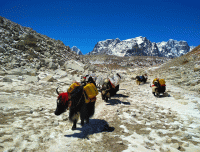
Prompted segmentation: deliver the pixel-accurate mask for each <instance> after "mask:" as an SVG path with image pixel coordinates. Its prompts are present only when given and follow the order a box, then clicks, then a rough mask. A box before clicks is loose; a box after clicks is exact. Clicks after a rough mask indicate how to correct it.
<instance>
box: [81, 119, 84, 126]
mask: <svg viewBox="0 0 200 152" xmlns="http://www.w3.org/2000/svg"><path fill="white" fill-rule="evenodd" d="M83 125H84V118H81V126H83Z"/></svg>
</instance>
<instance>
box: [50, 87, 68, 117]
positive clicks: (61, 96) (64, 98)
mask: <svg viewBox="0 0 200 152" xmlns="http://www.w3.org/2000/svg"><path fill="white" fill-rule="evenodd" d="M56 92H57V94H58V99H57V107H56V110H55V112H54V113H55V115H60V114H62V113H63V112H65V111H66V109H67V108H68V101H69V98H68V93H67V92H63V93H59V92H58V88H57V89H56Z"/></svg>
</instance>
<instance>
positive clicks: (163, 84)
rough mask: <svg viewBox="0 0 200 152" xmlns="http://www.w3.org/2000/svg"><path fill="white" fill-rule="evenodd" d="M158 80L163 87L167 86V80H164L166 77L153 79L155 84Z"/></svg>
mask: <svg viewBox="0 0 200 152" xmlns="http://www.w3.org/2000/svg"><path fill="white" fill-rule="evenodd" d="M156 81H158V82H159V84H160V86H161V87H163V86H166V85H165V80H164V79H159V78H155V79H154V80H153V85H155V82H156Z"/></svg>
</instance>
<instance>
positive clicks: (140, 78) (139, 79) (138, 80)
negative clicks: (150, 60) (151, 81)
mask: <svg viewBox="0 0 200 152" xmlns="http://www.w3.org/2000/svg"><path fill="white" fill-rule="evenodd" d="M147 79H148V77H147V75H146V74H145V75H142V76H136V83H137V84H138V85H140V83H141V82H143V83H146V82H147Z"/></svg>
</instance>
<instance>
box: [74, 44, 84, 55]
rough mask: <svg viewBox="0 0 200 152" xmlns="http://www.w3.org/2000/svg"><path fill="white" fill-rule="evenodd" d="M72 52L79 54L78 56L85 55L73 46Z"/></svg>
mask: <svg viewBox="0 0 200 152" xmlns="http://www.w3.org/2000/svg"><path fill="white" fill-rule="evenodd" d="M71 50H72V51H74V52H76V54H78V55H83V53H82V52H81V50H80V49H78V48H77V47H76V46H73V47H72V48H71Z"/></svg>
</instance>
